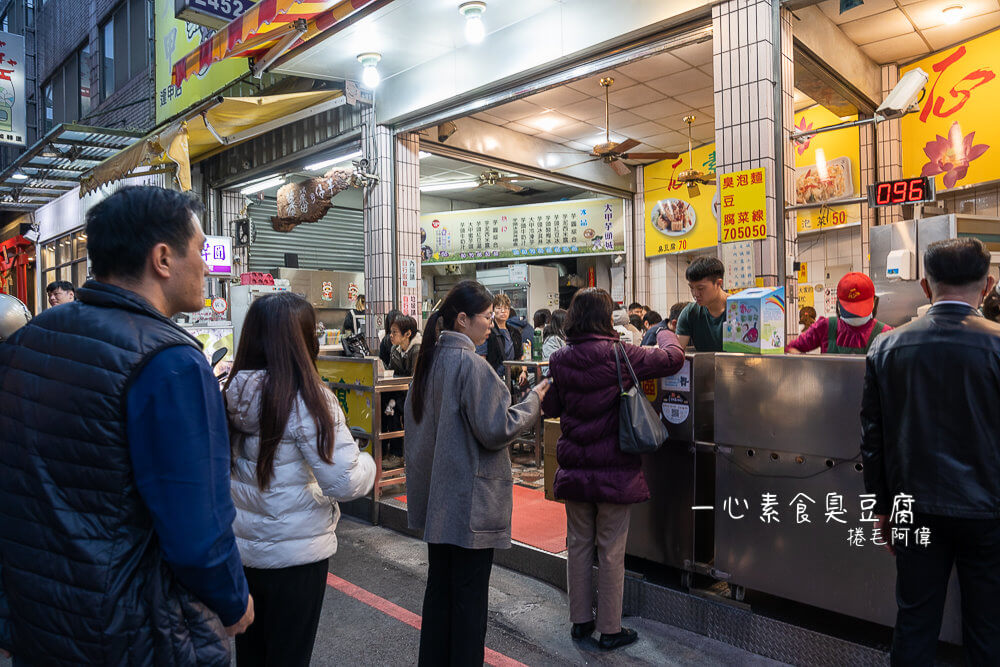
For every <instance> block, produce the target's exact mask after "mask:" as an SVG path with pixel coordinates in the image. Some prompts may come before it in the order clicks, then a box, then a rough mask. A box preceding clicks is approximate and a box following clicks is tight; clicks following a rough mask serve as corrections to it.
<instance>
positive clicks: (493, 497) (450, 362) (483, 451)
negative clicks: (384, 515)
mask: <svg viewBox="0 0 1000 667" xmlns="http://www.w3.org/2000/svg"><path fill="white" fill-rule="evenodd" d="M404 410H405V412H404V414H405V424H406V436H405V437H406V494H407V500H406V504H407V511H408V517H409V525H410V528H412V529H414V530H420V531H423V539H424V541H425V542H430V543H432V544H454V545H456V546H460V547H465V548H467V549H489V548H496V549H507V548H509V547H510V515H511V507H512V504H513V485H514V483H513V477H512V475H511V469H510V454H509V453H508V451H507V445H508V444H509V443H510V441H511V440H513V439H514V438H515V437H516V436H517V434H518V433H520V432H521V431H523V430H524V429H526V428H527V427H529V426H530V425H531V424H532V423H533V422H534V421H535V420H536V419H538V415H539V412H540V411H541V405H540V402H539V400H538V394H536V393H535V392H531V393H529V394H528V398H527V399H526V400H525V401H524V402H523V403H519V404H518V405H514V406H512V405H511V404H510V392H509V391H508V390H507V388H506V387H505V386H504V384H503V382H502V381H501V380H500V378H499V377H497V374H496V371H494V370H493V369H492V368H490V365H489V364H488V363H487V362H486V360H485V359H483V358H482V357H480V356H479V355H477V354H476V348H475V346H474V345H473V344H472V340H470V339H469V337H468V336H466V335H465V334H461V333H457V332H454V331H443V332H442V333H441V336H440V338H439V339H438V342H437V345H436V347H435V350H434V360H433V362H432V363H431V370H430V375H429V377H428V378H427V386H426V393H425V395H424V414H423V419H422V420H421V421H420V422H419V423H418V422H417V420H416V419H414V417H413V407H412V405H411V403H410V401H407V402H406V406H405V408H404Z"/></svg>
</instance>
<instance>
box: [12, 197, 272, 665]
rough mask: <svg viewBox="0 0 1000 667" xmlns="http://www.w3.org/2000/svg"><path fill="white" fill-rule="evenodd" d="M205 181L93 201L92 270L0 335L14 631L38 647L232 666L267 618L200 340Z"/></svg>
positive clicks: (28, 652) (20, 643)
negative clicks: (238, 640) (248, 557)
mask: <svg viewBox="0 0 1000 667" xmlns="http://www.w3.org/2000/svg"><path fill="white" fill-rule="evenodd" d="M201 212H202V207H201V205H200V204H198V203H197V201H196V200H194V199H193V198H191V197H189V196H187V195H184V194H181V193H178V192H174V191H171V190H165V189H163V188H154V187H138V188H135V187H133V188H125V189H123V190H121V191H120V192H118V193H116V194H114V195H112V196H111V197H109V198H107V199H106V200H104V201H103V202H101V203H99V204H97V205H96V206H94V207H93V208H92V209H91V210H90V211H89V212H88V213H87V236H88V252H89V255H90V260H91V265H92V267H93V272H94V275H95V276H96V279H95V280H91V281H88V282H87V283H86V284H85V285H84V286H83V287H81V288H80V289H79V290H78V291H77V299H78V300H77V301H76V302H73V303H69V304H66V305H65V307H63V308H51V309H49V310H47V311H45V312H44V313H42V314H41V315H39V316H38V317H36V318H35V319H33V320H32V321H31V323H30V324H28V325H26V326H24V327H23V328H21V329H20V330H19V331H18V332H17V333H15V334H14V335H13V336H12V337H11V338H10V339H9V340H8V341H7V342H6V343H4V344H0V434H2V437H0V648H2V649H4V650H6V651H9V652H10V653H12V654H13V655H14V658H15V660H18V661H23V662H24V663H25V664H39V665H42V664H100V665H106V664H126V663H127V664H156V665H194V664H200V665H229V663H230V656H229V640H228V638H227V637H226V633H227V632H228V634H229V635H233V634H236V633H239V632H242V631H243V630H245V629H246V627H247V626H248V625H249V624H250V623H251V622H252V621H253V601H252V600H251V599H250V597H249V595H248V593H247V584H246V579H245V578H244V575H243V570H242V567H241V564H240V557H239V552H238V551H237V549H236V543H235V539H234V537H233V532H232V529H231V524H232V521H233V518H234V516H235V510H234V509H233V504H232V499H231V497H230V492H229V442H228V433H227V424H226V417H225V408H224V406H223V404H222V397H221V394H220V392H219V387H218V384H217V382H216V381H215V379H214V377H213V376H212V373H211V370H210V369H209V367H208V363H207V362H206V361H205V357H204V355H203V354H202V352H201V346H200V345H199V344H198V342H197V341H196V340H195V339H194V338H192V337H191V336H190V335H189V334H188V333H187V332H185V331H184V330H183V329H182V328H180V327H179V326H177V325H176V324H174V323H173V322H172V321H171V320H170V319H169V318H170V317H171V316H173V315H175V314H177V313H179V312H185V311H195V310H199V309H200V308H201V307H202V305H203V304H204V297H203V289H204V279H205V276H206V275H207V273H208V269H207V267H206V265H205V263H204V261H203V260H202V256H201V252H202V247H203V245H204V241H205V237H204V234H203V233H202V231H201V227H200V224H199V221H198V216H199V215H200V214H201Z"/></svg>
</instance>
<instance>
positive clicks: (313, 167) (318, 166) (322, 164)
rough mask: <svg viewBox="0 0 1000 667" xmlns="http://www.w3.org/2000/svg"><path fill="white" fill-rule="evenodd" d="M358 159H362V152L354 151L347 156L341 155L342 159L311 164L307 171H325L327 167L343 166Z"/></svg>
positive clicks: (336, 158)
mask: <svg viewBox="0 0 1000 667" xmlns="http://www.w3.org/2000/svg"><path fill="white" fill-rule="evenodd" d="M356 157H361V151H354V152H353V153H348V154H347V155H341V156H340V157H335V158H332V159H330V160H323V161H322V162H317V163H315V164H310V165H308V166H307V167H306V171H318V170H319V169H325V168H327V167H332V166H333V165H335V164H342V163H344V162H350V161H351V160H353V159H354V158H356Z"/></svg>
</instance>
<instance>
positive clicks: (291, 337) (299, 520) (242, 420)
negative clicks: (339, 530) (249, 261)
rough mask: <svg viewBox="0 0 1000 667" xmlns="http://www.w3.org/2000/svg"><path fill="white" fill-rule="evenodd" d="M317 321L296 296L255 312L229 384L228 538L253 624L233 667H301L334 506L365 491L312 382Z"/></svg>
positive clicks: (336, 408) (262, 303)
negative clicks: (232, 513) (231, 516)
mask: <svg viewBox="0 0 1000 667" xmlns="http://www.w3.org/2000/svg"><path fill="white" fill-rule="evenodd" d="M315 330H316V316H315V312H314V311H313V309H312V306H310V305H309V303H308V302H306V301H305V299H303V298H302V297H299V296H297V295H294V294H291V293H287V292H286V293H279V294H273V295H268V296H265V297H262V298H260V299H258V300H257V301H255V302H254V303H253V305H252V306H251V307H250V310H249V312H248V313H247V318H246V321H245V322H244V325H243V332H242V336H241V339H240V346H239V349H238V350H237V353H236V359H235V361H234V363H233V370H232V373H231V375H230V379H229V381H228V382H227V384H226V388H225V398H226V409H227V412H228V415H229V426H230V440H231V443H232V456H233V460H232V466H233V468H232V495H233V503H234V504H235V506H236V520H235V521H234V522H233V532H234V533H235V534H236V543H237V546H238V547H239V550H240V556H241V557H242V560H243V567H244V571H245V573H246V576H247V581H248V583H249V585H250V594H251V595H253V598H254V605H255V614H256V619H255V622H254V624H253V625H251V626H250V628H249V630H248V631H247V632H246V633H245V634H242V635H239V636H238V637H237V640H236V662H237V664H238V665H241V666H242V665H249V664H281V665H308V664H309V660H310V657H311V655H312V647H313V643H314V641H315V638H316V629H317V626H318V623H319V615H320V611H321V609H322V605H323V594H324V592H325V589H326V575H327V567H328V561H329V558H330V556H332V555H333V554H334V553H335V552H336V551H337V536H336V534H335V533H334V530H335V529H336V527H337V522H338V520H339V519H340V509H339V507H338V506H337V502H336V501H338V500H343V501H346V500H353V499H354V498H358V497H361V496H363V495H365V494H366V493H368V491H370V490H371V488H372V484H373V483H374V481H375V462H374V461H373V460H372V458H371V456H370V455H369V454H367V453H363V452H359V450H358V445H357V443H356V442H355V440H354V438H353V437H352V436H351V432H350V430H349V429H348V426H347V423H346V421H345V418H344V414H343V411H342V410H341V408H340V404H339V403H338V402H337V399H336V397H335V396H334V395H333V393H332V392H331V391H330V390H329V389H328V388H326V387H325V386H324V385H323V383H322V380H321V379H320V377H319V374H318V373H317V372H316V367H315V358H316V354H317V352H318V345H317V344H316V336H315Z"/></svg>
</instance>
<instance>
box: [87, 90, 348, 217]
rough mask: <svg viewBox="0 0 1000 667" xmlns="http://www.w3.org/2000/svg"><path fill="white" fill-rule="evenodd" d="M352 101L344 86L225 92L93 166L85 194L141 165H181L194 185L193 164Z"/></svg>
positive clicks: (184, 181) (183, 183) (187, 185)
mask: <svg viewBox="0 0 1000 667" xmlns="http://www.w3.org/2000/svg"><path fill="white" fill-rule="evenodd" d="M346 103H347V98H346V97H345V96H344V93H343V91H340V90H319V91H310V92H305V93H286V94H284V95H264V96H261V97H224V98H218V99H217V100H215V101H214V102H212V103H209V104H207V105H204V106H203V107H202V108H201V109H196V110H195V111H193V112H192V113H191V114H189V115H188V116H187V117H186V118H184V119H182V120H178V121H174V122H173V123H170V124H168V125H166V126H165V127H161V128H158V129H157V130H155V131H154V132H152V133H151V134H149V135H147V136H146V137H144V138H143V139H142V140H140V141H138V142H136V143H135V144H134V145H132V146H130V147H129V148H127V149H125V150H123V151H121V152H119V153H118V154H117V155H114V156H112V157H110V158H108V159H107V160H105V161H103V162H102V163H101V164H98V165H96V166H94V167H93V168H92V169H91V170H90V171H89V172H87V173H86V174H85V175H84V176H83V178H82V179H81V181H80V196H81V197H82V196H83V195H85V194H86V193H88V192H90V191H91V190H96V189H97V188H99V187H100V186H102V185H104V184H105V183H111V182H113V181H117V180H121V179H123V178H125V177H126V176H128V175H130V174H132V173H133V172H134V171H136V170H137V169H139V168H141V167H157V166H161V165H176V169H177V171H176V175H177V181H178V183H179V184H180V187H181V189H182V190H190V189H191V164H192V163H193V162H197V161H198V160H200V159H202V158H205V157H208V155H210V154H211V153H213V152H215V151H217V150H220V149H222V148H225V147H226V146H232V145H234V144H237V143H239V142H241V141H246V140H247V139H251V138H253V137H255V136H258V135H260V134H263V133H264V132H267V131H269V130H272V129H274V128H276V127H280V126H283V125H286V124H288V123H292V122H295V121H296V120H298V119H300V118H305V117H307V116H312V115H315V114H318V113H322V112H324V111H327V110H329V109H333V108H336V107H339V106H342V105H344V104H346Z"/></svg>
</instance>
